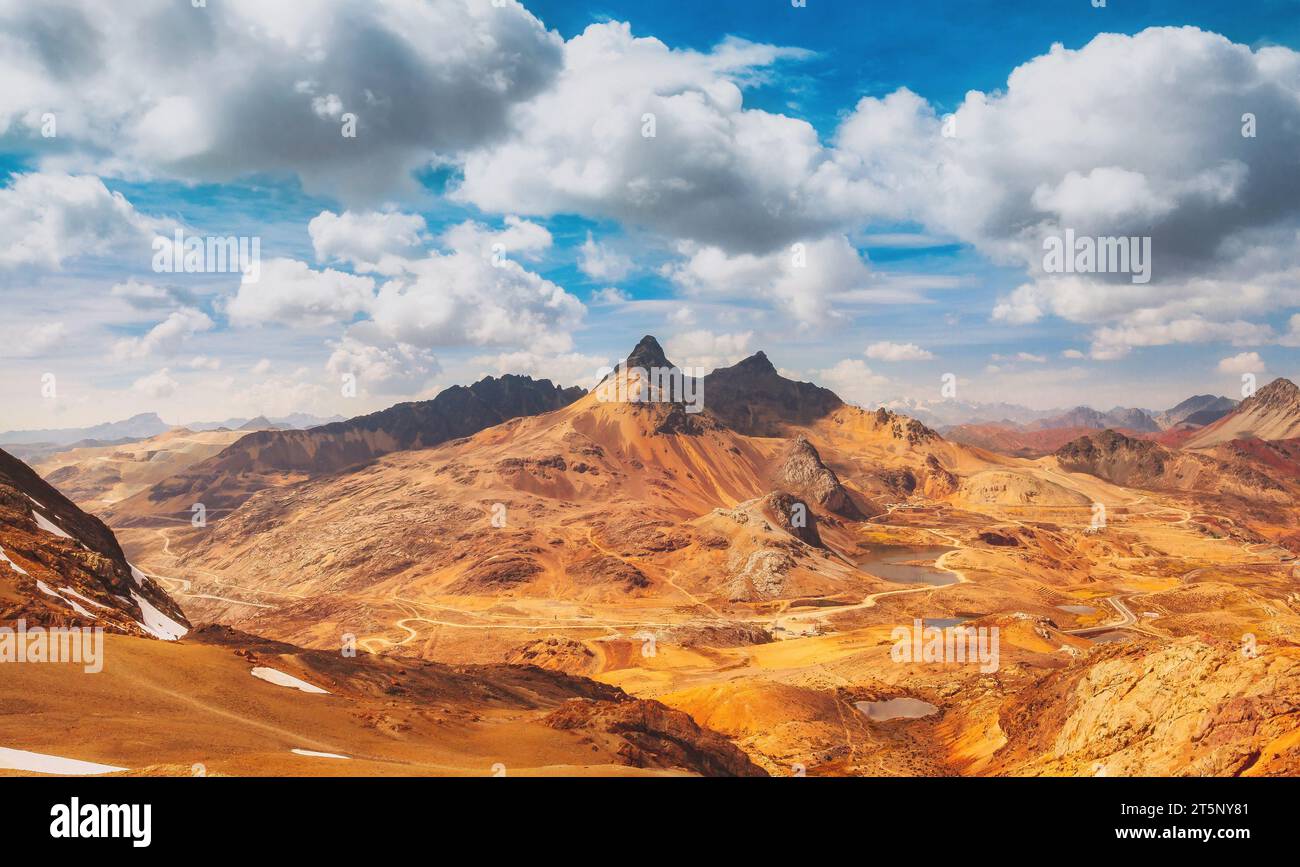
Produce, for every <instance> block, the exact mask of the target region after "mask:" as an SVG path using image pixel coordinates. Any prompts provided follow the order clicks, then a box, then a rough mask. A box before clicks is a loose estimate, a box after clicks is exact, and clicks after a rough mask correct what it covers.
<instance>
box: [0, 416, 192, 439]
mask: <svg viewBox="0 0 1300 867" xmlns="http://www.w3.org/2000/svg"><path fill="white" fill-rule="evenodd" d="M170 429H171V425H169V424H167V423H166V422H164V421H163V420H162V419H161V418H159V417H158V415H157V414H156V413H152V412H146V413H141V414H140V415H135V416H132V417H131V418H128V419H126V420H125V421H117V422H111V423H109V424H98V425H95V426H93V427H78V428H56V429H52V430H24V431H8V432H6V433H0V445H10V444H15V443H22V444H33V443H47V444H50V445H70V444H72V443H75V442H78V441H80V440H121V439H144V438H145V437H151V436H157V435H158V434H160V433H163V432H164V431H168V430H170Z"/></svg>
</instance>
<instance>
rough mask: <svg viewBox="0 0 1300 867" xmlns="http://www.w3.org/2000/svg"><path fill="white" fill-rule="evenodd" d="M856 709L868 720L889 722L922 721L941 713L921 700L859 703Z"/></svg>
mask: <svg viewBox="0 0 1300 867" xmlns="http://www.w3.org/2000/svg"><path fill="white" fill-rule="evenodd" d="M853 706H854V707H856V708H857V709H858V710H860V711H862V712H863V713H864V714H866V715H867V719H870V720H875V721H876V722H887V721H888V720H891V719H921V718H922V717H927V716H931V715H932V714H936V713H938V712H939V708H937V707H935V706H934V705H932V704H930V703H929V702H928V701H921V700H920V699H919V698H891V699H886V700H885V701H859V702H854V704H853Z"/></svg>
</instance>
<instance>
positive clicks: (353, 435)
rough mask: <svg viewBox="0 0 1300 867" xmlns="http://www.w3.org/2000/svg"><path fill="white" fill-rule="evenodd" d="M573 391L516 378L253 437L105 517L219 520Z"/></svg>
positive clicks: (540, 407)
mask: <svg viewBox="0 0 1300 867" xmlns="http://www.w3.org/2000/svg"><path fill="white" fill-rule="evenodd" d="M582 393H583V392H582V389H579V388H567V389H566V388H560V387H558V386H555V385H552V384H551V382H550V380H541V381H535V380H533V379H530V378H528V377H523V376H503V377H501V378H499V379H498V378H494V377H488V378H486V379H483V380H481V381H480V382H477V383H475V384H474V385H471V386H469V387H463V386H454V387H452V388H449V389H447V390H446V391H443V392H442V393H441V394H439V395H438V396H437V397H435V398H434V399H433V400H428V401H422V402H418V403H403V404H398V405H397V406H394V407H390V408H389V409H386V410H382V411H380V412H376V413H372V414H371V415H366V416H361V417H359V418H354V419H351V420H349V421H345V422H337V423H335V424H328V425H324V426H323V427H318V428H312V429H311V430H293V431H262V432H260V433H252V434H249V435H247V436H245V437H243V438H241V439H239V440H238V441H237V442H236V443H235V444H233V445H231V446H230V447H228V448H226V449H225V450H223V451H222V452H220V453H219V454H217V455H215V456H213V457H211V458H209V459H207V460H204V461H201V462H199V463H197V464H195V465H193V466H191V467H189V468H188V469H186V470H185V471H183V472H180V473H178V474H176V475H174V476H172V477H170V478H169V479H167V480H166V481H164V482H160V483H158V484H156V485H154V486H152V487H150V488H149V489H148V490H147V491H143V492H141V493H140V494H138V495H136V496H134V497H131V498H129V499H128V500H126V501H124V502H122V503H120V504H118V505H117V506H115V507H114V508H113V509H112V511H111V520H112V521H113V522H114V524H115V525H127V524H131V523H140V522H144V523H148V522H149V521H151V520H152V521H157V520H159V519H162V520H167V519H170V520H176V519H177V518H179V517H188V515H189V512H190V509H191V507H192V506H193V505H194V504H195V503H202V504H203V505H204V506H205V507H206V508H207V512H208V515H210V516H212V517H213V519H219V518H220V517H222V516H224V514H225V513H227V512H229V511H230V510H232V509H234V508H236V507H238V506H239V505H240V504H241V503H243V502H244V501H245V500H246V499H248V497H249V496H251V495H252V494H254V493H256V492H257V491H260V490H262V489H264V488H269V487H278V486H281V485H285V484H290V483H293V482H297V481H302V480H304V479H309V478H314V477H318V476H322V475H326V474H329V473H334V472H338V471H339V470H343V469H347V468H349V467H356V466H359V465H362V464H365V463H366V462H368V461H371V460H374V459H375V458H377V457H379V456H381V455H385V454H389V453H391V452H396V451H401V450H404V449H416V448H428V447H429V446H433V445H437V444H438V443H442V442H446V441H447V440H450V439H455V438H457V437H463V436H468V435H470V434H473V433H476V432H478V431H480V430H483V429H484V428H487V427H491V426H493V425H496V424H500V423H501V422H503V421H506V420H507V419H511V418H515V417H517V416H522V415H536V414H537V413H541V412H548V411H550V410H553V409H557V408H558V407H561V406H564V405H566V404H568V403H571V402H572V401H573V400H575V399H577V398H578V397H580V396H581V395H582Z"/></svg>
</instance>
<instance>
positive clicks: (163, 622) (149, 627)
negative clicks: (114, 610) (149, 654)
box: [131, 590, 189, 641]
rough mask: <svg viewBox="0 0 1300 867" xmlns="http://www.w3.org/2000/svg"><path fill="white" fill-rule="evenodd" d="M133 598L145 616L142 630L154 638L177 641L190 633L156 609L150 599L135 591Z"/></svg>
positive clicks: (132, 594) (141, 625) (132, 592)
mask: <svg viewBox="0 0 1300 867" xmlns="http://www.w3.org/2000/svg"><path fill="white" fill-rule="evenodd" d="M131 597H132V598H133V599H135V604H137V605H139V606H140V613H141V614H142V615H144V623H141V624H139V625H140V628H141V629H143V630H144V631H145V632H147V633H149V634H150V635H152V636H153V637H154V638H161V639H162V640H163V641H175V640H177V639H178V638H181V637H182V636H184V635H185V633H187V632H189V630H188V629H186V628H185V627H184V626H181V625H180V624H179V623H177V622H176V621H175V620H172V619H171V618H170V617H168V616H167V615H166V614H163V613H162V612H161V611H159V610H158V609H157V608H154V607H153V605H152V604H151V603H150V602H149V600H148V599H145V598H144V597H143V596H141V595H140V594H139V593H136V592H135V591H134V590H132V591H131Z"/></svg>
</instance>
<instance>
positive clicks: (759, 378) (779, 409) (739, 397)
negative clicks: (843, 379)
mask: <svg viewBox="0 0 1300 867" xmlns="http://www.w3.org/2000/svg"><path fill="white" fill-rule="evenodd" d="M704 405H705V407H706V408H707V409H708V411H709V412H710V413H712V414H713V415H714V416H716V417H717V418H719V419H720V420H722V422H723V423H724V424H726V425H727V427H729V428H731V429H732V430H735V431H739V432H740V433H743V434H749V435H751V436H780V435H781V434H782V432H783V431H784V430H785V429H786V426H787V425H790V424H796V425H801V424H810V423H812V422H814V421H816V420H817V419H820V418H825V417H826V416H828V415H830V414H831V413H832V412H834V411H835V410H837V409H839V408H840V407H842V406H843V405H844V402H843V401H841V400H840V399H839V398H838V397H837V396H836V395H835V393H834V392H833V391H830V390H829V389H825V388H821V387H820V386H816V385H813V384H812V383H810V382H795V381H794V380H791V379H786V378H785V377H784V376H782V375H781V374H779V373H777V370H776V368H775V367H773V366H772V362H771V361H769V360H768V358H767V356H766V355H764V354H763V353H761V352H759V353H757V354H755V355H752V356H750V357H749V358H746V359H745V360H744V361H742V362H740V363H739V364H736V365H734V366H732V367H722V368H719V369H717V370H715V371H713V372H712V373H710V374H709V375H708V376H706V377H704Z"/></svg>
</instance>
